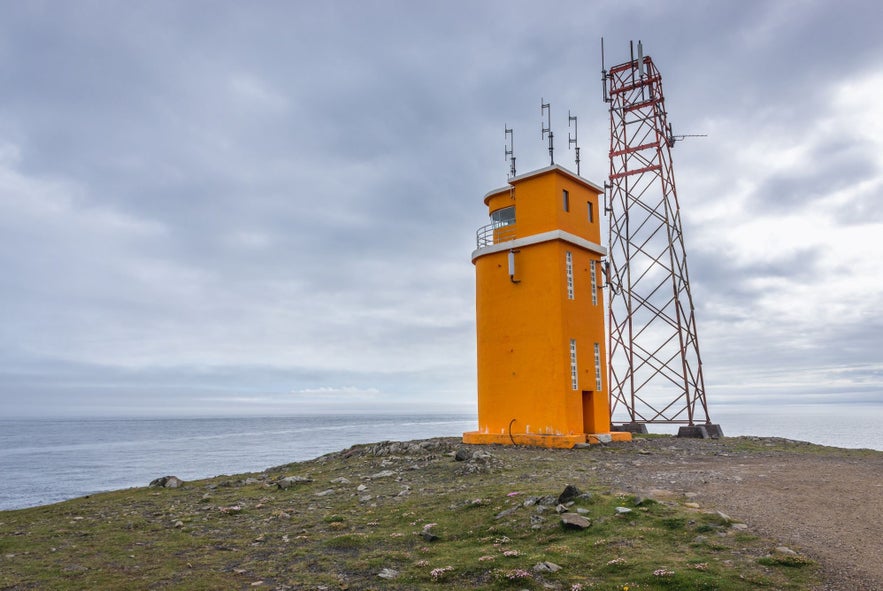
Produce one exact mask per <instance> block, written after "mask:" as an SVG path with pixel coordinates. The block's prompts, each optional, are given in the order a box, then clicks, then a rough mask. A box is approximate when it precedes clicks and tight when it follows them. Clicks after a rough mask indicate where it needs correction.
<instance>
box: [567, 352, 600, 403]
mask: <svg viewBox="0 0 883 591" xmlns="http://www.w3.org/2000/svg"><path fill="white" fill-rule="evenodd" d="M571 342H573V341H571ZM600 391H601V346H600V345H599V344H598V343H595V392H600Z"/></svg>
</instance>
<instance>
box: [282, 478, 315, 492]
mask: <svg viewBox="0 0 883 591" xmlns="http://www.w3.org/2000/svg"><path fill="white" fill-rule="evenodd" d="M312 481H313V479H312V478H306V477H304V476H286V477H285V478H283V479H282V480H280V481H278V482H277V483H276V486H278V487H279V488H281V489H283V490H284V489H286V488H290V487H292V486H294V485H295V484H306V483H308V482H312Z"/></svg>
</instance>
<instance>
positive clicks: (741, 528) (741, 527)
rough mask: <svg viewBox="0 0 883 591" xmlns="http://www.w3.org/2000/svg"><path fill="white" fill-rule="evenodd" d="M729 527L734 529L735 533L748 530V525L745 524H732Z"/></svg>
mask: <svg viewBox="0 0 883 591" xmlns="http://www.w3.org/2000/svg"><path fill="white" fill-rule="evenodd" d="M730 527H731V528H733V529H735V530H736V531H745V530H746V529H748V525H747V524H745V523H734V524H733V525H731V526H730Z"/></svg>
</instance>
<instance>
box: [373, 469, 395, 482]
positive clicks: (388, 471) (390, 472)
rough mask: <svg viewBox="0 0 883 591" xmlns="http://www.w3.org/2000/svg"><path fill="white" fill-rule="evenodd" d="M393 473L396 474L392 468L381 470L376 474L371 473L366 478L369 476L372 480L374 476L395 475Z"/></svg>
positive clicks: (387, 476)
mask: <svg viewBox="0 0 883 591" xmlns="http://www.w3.org/2000/svg"><path fill="white" fill-rule="evenodd" d="M395 475H396V473H395V472H393V471H392V470H381V471H380V472H378V473H377V474H372V475H371V476H369V477H368V478H371V479H372V480H374V479H376V478H389V477H390V476H395Z"/></svg>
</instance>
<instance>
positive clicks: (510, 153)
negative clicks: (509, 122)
mask: <svg viewBox="0 0 883 591" xmlns="http://www.w3.org/2000/svg"><path fill="white" fill-rule="evenodd" d="M503 137H508V138H509V144H508V145H506V146H504V149H505V150H506V158H505V159H506V160H508V161H509V178H515V132H514V131H512V128H511V127H506V125H505V124H504V125H503Z"/></svg>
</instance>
